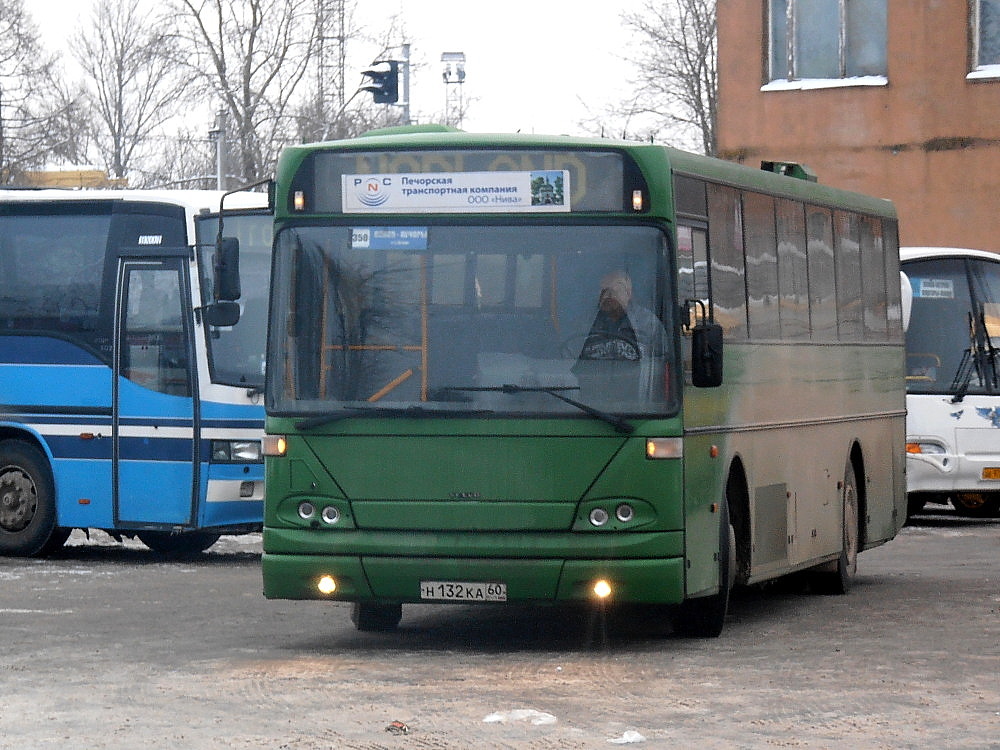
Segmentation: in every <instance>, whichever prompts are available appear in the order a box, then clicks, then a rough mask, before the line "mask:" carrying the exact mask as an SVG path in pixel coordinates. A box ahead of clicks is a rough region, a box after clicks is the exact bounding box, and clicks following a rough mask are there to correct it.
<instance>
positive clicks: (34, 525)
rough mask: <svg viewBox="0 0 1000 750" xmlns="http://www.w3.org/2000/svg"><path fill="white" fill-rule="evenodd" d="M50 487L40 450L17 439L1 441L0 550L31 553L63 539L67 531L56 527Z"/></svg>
mask: <svg viewBox="0 0 1000 750" xmlns="http://www.w3.org/2000/svg"><path fill="white" fill-rule="evenodd" d="M53 487H54V485H53V482H52V474H51V472H50V471H49V466H48V462H47V461H46V460H45V456H43V455H42V453H41V451H39V450H38V449H37V448H35V447H34V446H32V445H29V444H28V443H25V442H23V441H20V440H4V441H2V442H0V554H4V555H16V556H19V557H32V556H35V555H42V554H45V553H47V552H51V551H52V550H53V549H55V548H57V547H59V546H60V545H61V544H62V542H64V541H66V537H67V536H68V533H65V535H64V533H63V532H65V530H57V529H56V505H55V492H54V489H53ZM56 541H58V542H59V543H58V544H54V542H56Z"/></svg>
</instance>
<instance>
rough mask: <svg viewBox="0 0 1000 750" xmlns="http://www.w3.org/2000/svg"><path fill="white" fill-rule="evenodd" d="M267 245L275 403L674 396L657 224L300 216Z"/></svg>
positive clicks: (310, 408)
mask: <svg viewBox="0 0 1000 750" xmlns="http://www.w3.org/2000/svg"><path fill="white" fill-rule="evenodd" d="M277 247H278V253H279V255H278V257H279V262H278V264H277V267H276V273H275V284H276V302H275V315H276V317H275V319H274V320H273V321H272V324H273V325H275V326H276V330H282V331H287V334H288V335H287V336H284V337H274V343H275V345H276V349H275V351H273V352H272V353H271V354H272V357H274V359H273V360H272V361H273V362H274V363H275V364H276V366H275V368H274V370H273V373H274V377H273V383H272V387H271V394H270V396H269V398H270V400H271V402H272V406H273V407H274V408H275V409H276V410H277V411H279V412H285V413H288V414H299V415H304V416H309V415H310V414H313V415H315V414H318V413H322V412H327V413H331V412H337V411H338V408H339V407H340V406H342V405H351V404H354V405H364V404H369V405H378V406H380V407H382V408H383V410H384V409H405V408H406V407H408V406H412V405H419V406H420V407H421V408H422V409H424V410H427V409H430V410H433V411H437V412H441V411H445V412H456V413H470V412H477V413H491V414H509V415H517V414H529V415H530V414H538V415H550V414H559V415H565V414H577V415H579V414H580V413H581V410H582V411H583V412H584V413H587V414H592V415H593V413H596V414H600V415H602V416H603V415H604V414H605V413H608V414H647V413H653V414H662V413H665V412H668V411H670V410H672V409H673V408H674V405H673V403H672V399H671V398H670V393H671V391H672V388H671V387H670V386H669V379H670V377H671V375H670V373H672V372H674V371H675V368H673V367H672V364H673V362H674V359H675V355H674V351H673V346H674V345H673V343H672V341H673V340H672V338H671V337H670V336H668V334H667V331H668V330H672V328H671V325H670V321H669V320H667V321H666V325H665V324H664V315H663V311H664V310H672V309H673V305H672V304H670V303H667V304H665V302H664V300H663V299H662V291H661V290H662V288H663V284H661V283H660V282H659V280H660V279H661V274H662V270H661V269H662V267H663V262H664V259H665V252H666V246H665V239H664V237H663V235H662V234H661V233H660V232H659V231H658V230H655V229H653V228H650V227H635V226H621V227H607V226H604V227H586V226H561V227H555V226H550V227H540V226H537V225H533V226H531V227H514V226H475V227H471V226H438V225H435V226H430V227H374V228H373V227H364V228H358V227H296V228H294V229H290V230H286V231H284V232H282V233H281V234H280V235H279V238H278V242H277ZM554 393H560V394H562V395H571V398H563V397H561V396H558V397H556V398H553V395H554ZM401 413H406V412H405V411H403V412H401Z"/></svg>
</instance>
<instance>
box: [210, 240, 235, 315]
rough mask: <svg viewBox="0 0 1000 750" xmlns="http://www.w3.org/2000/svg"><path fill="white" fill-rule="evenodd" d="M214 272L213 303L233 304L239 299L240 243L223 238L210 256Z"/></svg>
mask: <svg viewBox="0 0 1000 750" xmlns="http://www.w3.org/2000/svg"><path fill="white" fill-rule="evenodd" d="M212 265H213V267H214V271H215V301H216V302H220V301H225V302H234V301H235V300H238V299H239V298H240V241H239V240H238V239H236V238H235V237H223V238H222V239H220V240H219V241H218V242H217V243H216V246H215V254H214V255H213V256H212Z"/></svg>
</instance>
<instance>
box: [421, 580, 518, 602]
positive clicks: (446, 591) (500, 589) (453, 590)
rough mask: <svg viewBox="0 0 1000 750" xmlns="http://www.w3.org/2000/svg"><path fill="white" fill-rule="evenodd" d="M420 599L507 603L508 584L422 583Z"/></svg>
mask: <svg viewBox="0 0 1000 750" xmlns="http://www.w3.org/2000/svg"><path fill="white" fill-rule="evenodd" d="M420 598H421V599H436V600H439V601H446V602H505V601H507V584H506V583H471V582H470V583H463V582H461V581H421V582H420Z"/></svg>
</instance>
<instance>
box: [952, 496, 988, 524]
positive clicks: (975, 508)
mask: <svg viewBox="0 0 1000 750" xmlns="http://www.w3.org/2000/svg"><path fill="white" fill-rule="evenodd" d="M951 504H952V505H953V506H954V507H955V512H956V513H958V515H960V516H965V517H966V518H992V517H994V516H996V515H998V514H1000V495H997V494H994V493H991V492H956V493H955V494H954V495H952V496H951Z"/></svg>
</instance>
